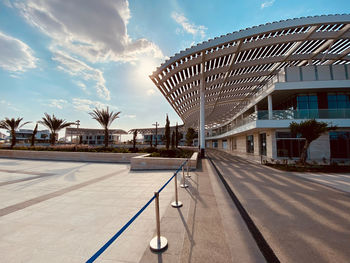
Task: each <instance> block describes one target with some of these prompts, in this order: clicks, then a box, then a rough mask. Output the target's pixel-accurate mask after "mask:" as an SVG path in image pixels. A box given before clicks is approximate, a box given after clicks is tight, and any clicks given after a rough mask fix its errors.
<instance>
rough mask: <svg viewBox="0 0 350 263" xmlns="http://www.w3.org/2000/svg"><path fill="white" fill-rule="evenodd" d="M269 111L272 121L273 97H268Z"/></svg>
mask: <svg viewBox="0 0 350 263" xmlns="http://www.w3.org/2000/svg"><path fill="white" fill-rule="evenodd" d="M267 110H268V112H269V120H272V96H271V95H268V96H267Z"/></svg>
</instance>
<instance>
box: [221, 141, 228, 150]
mask: <svg viewBox="0 0 350 263" xmlns="http://www.w3.org/2000/svg"><path fill="white" fill-rule="evenodd" d="M222 149H225V150H227V140H223V141H222Z"/></svg>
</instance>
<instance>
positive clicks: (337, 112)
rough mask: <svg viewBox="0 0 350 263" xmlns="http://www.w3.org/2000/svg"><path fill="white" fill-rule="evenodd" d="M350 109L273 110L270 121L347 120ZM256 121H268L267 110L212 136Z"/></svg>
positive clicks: (215, 131) (239, 120)
mask: <svg viewBox="0 0 350 263" xmlns="http://www.w3.org/2000/svg"><path fill="white" fill-rule="evenodd" d="M349 118H350V109H310V110H274V111H272V120H300V119H349ZM257 120H269V112H268V111H267V110H262V111H257V112H254V113H252V114H250V115H249V116H247V117H245V118H243V119H236V120H234V121H233V122H232V123H230V125H226V126H224V127H220V128H218V129H217V130H214V131H213V133H212V136H217V135H221V134H224V133H226V132H228V131H230V130H233V129H235V128H238V127H240V126H243V125H245V124H248V123H251V122H253V121H257Z"/></svg>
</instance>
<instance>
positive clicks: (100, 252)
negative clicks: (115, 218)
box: [86, 196, 155, 263]
mask: <svg viewBox="0 0 350 263" xmlns="http://www.w3.org/2000/svg"><path fill="white" fill-rule="evenodd" d="M154 198H155V196H153V197H152V198H151V199H150V200H149V201H148V202H147V204H145V205H144V206H143V207H142V208H141V209H140V210H139V211H138V212H137V213H136V214H135V215H134V216H133V217H132V218H131V219H130V220H129V222H127V223H126V224H125V225H124V226H123V227H122V228H121V229H120V230H119V231H118V232H117V233H116V234H115V235H114V236H113V237H112V238H111V239H110V240H108V241H107V243H106V244H104V246H103V247H101V248H100V249H99V250H98V251H97V252H96V253H95V254H94V255H93V256H92V257H91V258H90V259H89V260H88V261H86V263H91V262H94V261H95V260H96V259H97V258H98V257H99V256H100V255H101V254H102V253H103V252H104V251H105V250H106V249H107V248H108V247H109V246H110V245H111V244H112V243H113V242H114V241H115V240H116V239H117V238H118V237H119V236H120V235H121V234H122V233H123V232H124V231H125V229H127V228H128V226H129V225H130V224H131V223H132V222H134V220H135V219H136V218H137V217H138V216H139V215H140V214H141V213H142V212H143V210H145V209H146V208H147V206H149V205H150V204H151V203H152V201H153V200H154Z"/></svg>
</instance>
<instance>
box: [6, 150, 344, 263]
mask: <svg viewBox="0 0 350 263" xmlns="http://www.w3.org/2000/svg"><path fill="white" fill-rule="evenodd" d="M208 155H209V156H211V158H212V160H213V162H214V164H215V165H216V167H217V168H218V170H219V171H220V173H221V174H222V175H223V177H224V178H225V180H226V181H227V183H228V184H229V186H230V187H231V189H232V190H233V191H234V192H235V194H236V195H237V197H238V198H239V200H240V201H241V203H242V204H243V206H244V208H245V209H246V210H247V212H248V214H249V215H250V217H251V218H252V219H253V221H254V223H255V224H256V226H257V227H258V228H259V230H260V231H261V233H262V235H263V236H264V238H265V239H266V241H267V242H268V244H269V245H270V246H271V248H272V250H273V251H274V252H275V254H276V256H277V257H278V259H279V260H280V261H281V262H348V258H350V252H349V250H348V241H349V236H350V222H349V218H350V194H349V192H350V189H349V188H348V187H347V186H349V179H348V178H349V177H350V175H348V174H300V173H286V172H281V171H278V170H274V169H272V168H269V167H264V166H261V165H257V164H253V163H251V162H247V161H245V160H243V159H241V158H238V157H233V156H231V155H229V154H226V153H223V152H218V151H215V152H214V151H209V152H208ZM129 168H130V167H129V165H126V164H106V163H84V162H57V161H34V160H33V161H32V160H16V159H0V189H1V191H0V251H1V254H2V256H1V262H16V263H17V262H85V261H86V260H87V259H88V258H90V256H92V255H93V254H94V253H95V252H96V251H97V250H98V249H99V248H100V247H101V246H102V245H104V244H105V243H106V241H108V240H109V239H110V238H111V237H112V236H113V235H114V234H115V233H116V232H117V231H118V230H119V229H120V228H121V227H122V226H123V225H124V224H125V223H126V222H127V221H128V220H129V219H130V218H131V217H132V216H133V215H134V214H135V213H136V212H137V211H138V210H139V209H140V208H141V207H142V206H143V205H144V204H145V203H146V202H147V201H148V200H149V199H150V198H151V197H152V196H153V193H154V191H157V190H158V189H159V188H160V187H161V186H162V185H163V184H164V183H165V182H166V181H167V180H168V179H169V178H170V177H171V176H172V174H173V171H165V172H160V171H148V172H130V169H129ZM190 175H191V177H190V178H187V184H188V185H189V187H188V188H186V189H183V188H179V199H180V201H182V202H183V204H184V205H183V207H181V208H180V209H175V208H172V207H171V206H170V203H171V202H172V201H173V200H174V183H173V181H172V182H171V183H170V184H169V185H168V186H167V187H166V188H165V189H164V190H163V191H162V192H161V194H160V214H161V233H162V235H163V236H165V237H166V238H167V239H168V243H169V246H168V249H167V250H166V251H164V252H163V253H162V254H159V253H153V252H151V251H150V249H149V241H150V240H151V238H152V237H153V236H154V235H155V215H154V213H155V212H154V203H152V204H151V205H150V206H149V207H148V208H147V209H146V210H145V211H144V212H143V213H142V214H141V215H140V217H139V218H137V219H136V220H135V221H134V223H133V224H131V225H130V227H129V228H128V229H127V230H126V231H125V232H124V233H123V234H122V235H121V236H120V237H119V238H118V239H117V240H116V241H115V242H114V243H113V244H112V245H111V246H110V247H109V248H108V249H107V250H106V251H105V252H104V253H103V254H102V255H101V256H100V257H99V258H98V259H97V261H96V262H124V263H128V262H129V263H130V262H135V263H136V262H145V263H146V262H147V263H150V262H198V263H199V262H252V263H253V262H265V259H264V257H263V255H262V253H261V252H260V250H259V248H258V246H257V244H256V242H255V241H254V239H253V237H252V235H251V234H250V232H249V230H248V228H247V226H246V224H245V222H244V220H243V219H242V217H241V215H240V213H239V212H238V210H237V208H236V206H235V205H234V203H233V202H232V200H231V197H230V196H229V194H228V193H227V191H226V189H225V187H224V186H223V184H222V182H221V180H220V179H219V177H218V175H217V173H216V171H215V169H214V167H213V166H212V164H211V163H210V162H209V161H208V160H207V159H205V160H202V161H200V162H199V167H198V169H197V171H195V172H191V173H190ZM303 177H305V178H303ZM180 179H181V178H178V181H180ZM337 188H339V189H340V190H338V189H337Z"/></svg>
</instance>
